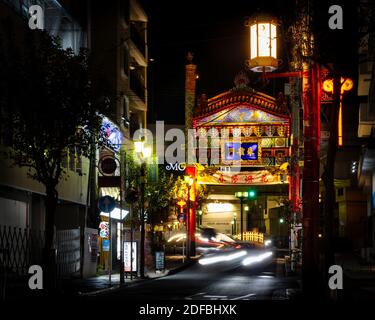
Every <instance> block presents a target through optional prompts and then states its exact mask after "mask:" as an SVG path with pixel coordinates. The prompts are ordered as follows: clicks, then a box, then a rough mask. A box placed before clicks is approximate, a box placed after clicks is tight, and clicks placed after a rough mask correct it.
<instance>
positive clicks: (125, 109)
mask: <svg viewBox="0 0 375 320" xmlns="http://www.w3.org/2000/svg"><path fill="white" fill-rule="evenodd" d="M122 108H123V110H122V120H123V122H124V126H125V127H129V125H130V117H129V99H128V97H125V96H124V98H123V99H122Z"/></svg>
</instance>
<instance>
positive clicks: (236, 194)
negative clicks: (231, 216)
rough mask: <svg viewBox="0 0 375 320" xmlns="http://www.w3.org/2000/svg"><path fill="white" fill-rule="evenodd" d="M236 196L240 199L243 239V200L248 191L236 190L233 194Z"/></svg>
mask: <svg viewBox="0 0 375 320" xmlns="http://www.w3.org/2000/svg"><path fill="white" fill-rule="evenodd" d="M234 195H235V196H236V198H238V199H240V207H241V208H240V209H241V217H240V219H241V220H240V226H241V241H242V240H243V200H244V199H245V198H247V197H248V193H247V192H246V191H245V192H241V191H239V192H236V193H235V194H234Z"/></svg>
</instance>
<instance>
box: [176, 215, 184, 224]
mask: <svg viewBox="0 0 375 320" xmlns="http://www.w3.org/2000/svg"><path fill="white" fill-rule="evenodd" d="M177 220H178V221H179V222H184V221H185V214H184V213H180V214H179V215H178V216H177Z"/></svg>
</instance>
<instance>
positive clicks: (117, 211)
mask: <svg viewBox="0 0 375 320" xmlns="http://www.w3.org/2000/svg"><path fill="white" fill-rule="evenodd" d="M121 211H122V212H121V215H120V208H114V209H113V210H112V211H111V219H116V220H123V219H125V217H126V216H127V214H128V213H129V211H128V210H124V209H123V210H121ZM100 215H101V216H102V217H109V213H107V212H100Z"/></svg>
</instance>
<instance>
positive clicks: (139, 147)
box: [134, 140, 152, 278]
mask: <svg viewBox="0 0 375 320" xmlns="http://www.w3.org/2000/svg"><path fill="white" fill-rule="evenodd" d="M134 150H135V152H136V153H137V154H138V156H139V157H140V159H141V161H142V163H141V215H140V220H141V250H140V251H141V257H140V260H141V261H140V276H141V278H144V276H145V186H146V162H147V159H148V158H150V156H151V154H152V149H151V147H149V146H146V145H145V141H144V140H140V141H134Z"/></svg>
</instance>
